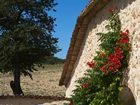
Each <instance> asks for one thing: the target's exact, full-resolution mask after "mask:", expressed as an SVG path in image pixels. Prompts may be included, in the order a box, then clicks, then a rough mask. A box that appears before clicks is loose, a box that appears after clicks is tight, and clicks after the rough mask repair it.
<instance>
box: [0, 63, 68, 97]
mask: <svg viewBox="0 0 140 105" xmlns="http://www.w3.org/2000/svg"><path fill="white" fill-rule="evenodd" d="M62 68H63V64H59V65H45V68H44V69H42V68H38V69H39V70H38V71H36V72H34V73H33V80H31V79H30V78H29V77H24V76H22V77H21V86H22V89H23V91H24V93H25V95H39V96H59V97H61V96H64V95H65V87H60V86H58V83H59V79H60V76H61V73H62ZM11 80H13V77H12V75H11V74H0V96H2V95H5V96H7V95H12V90H11V88H10V85H9V83H10V81H11Z"/></svg>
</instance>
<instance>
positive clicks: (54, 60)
mask: <svg viewBox="0 0 140 105" xmlns="http://www.w3.org/2000/svg"><path fill="white" fill-rule="evenodd" d="M64 62H65V59H61V58H58V57H46V58H45V60H44V61H43V63H45V64H52V65H53V64H63V63H64Z"/></svg>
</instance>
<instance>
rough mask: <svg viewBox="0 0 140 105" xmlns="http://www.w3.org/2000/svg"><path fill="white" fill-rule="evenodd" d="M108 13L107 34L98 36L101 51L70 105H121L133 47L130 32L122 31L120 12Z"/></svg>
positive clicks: (98, 52)
mask: <svg viewBox="0 0 140 105" xmlns="http://www.w3.org/2000/svg"><path fill="white" fill-rule="evenodd" d="M109 12H110V16H109V18H108V22H109V23H108V25H106V26H105V27H106V29H107V30H108V32H106V33H97V35H99V37H100V38H99V41H100V42H101V43H100V45H99V47H100V51H97V52H96V53H97V54H96V56H95V57H94V58H93V60H92V61H89V62H87V65H88V66H89V67H90V69H89V70H87V73H86V74H85V76H84V77H82V78H80V79H79V80H78V81H77V82H78V85H77V86H76V87H77V88H76V89H75V90H74V91H73V95H72V98H71V100H70V104H69V105H121V103H120V98H119V93H120V91H121V90H122V88H123V87H122V85H121V81H122V78H123V73H124V71H125V69H126V68H127V67H128V60H129V51H130V49H131V45H130V43H129V30H128V29H126V30H125V31H121V22H120V19H119V15H118V12H117V10H115V9H109Z"/></svg>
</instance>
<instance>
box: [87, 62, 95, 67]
mask: <svg viewBox="0 0 140 105" xmlns="http://www.w3.org/2000/svg"><path fill="white" fill-rule="evenodd" d="M87 65H88V66H89V67H90V68H93V67H94V66H95V62H93V61H90V62H87Z"/></svg>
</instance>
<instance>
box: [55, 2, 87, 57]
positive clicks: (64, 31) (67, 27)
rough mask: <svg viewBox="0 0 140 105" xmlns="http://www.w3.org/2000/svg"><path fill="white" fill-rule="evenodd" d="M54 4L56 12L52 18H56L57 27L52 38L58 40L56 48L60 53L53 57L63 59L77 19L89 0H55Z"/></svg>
mask: <svg viewBox="0 0 140 105" xmlns="http://www.w3.org/2000/svg"><path fill="white" fill-rule="evenodd" d="M56 2H57V3H58V5H57V6H56V7H55V9H56V12H55V13H53V16H54V17H55V18H56V24H57V26H56V27H55V33H54V36H55V37H57V38H59V42H58V46H59V48H61V49H62V51H60V52H58V53H57V54H56V55H55V56H56V57H59V58H63V59H65V58H66V54H67V51H68V48H69V45H70V40H71V36H72V32H73V30H74V27H75V24H76V20H77V17H78V16H79V15H80V13H81V11H82V10H83V9H84V8H85V6H86V5H87V4H88V2H89V0H56Z"/></svg>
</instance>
